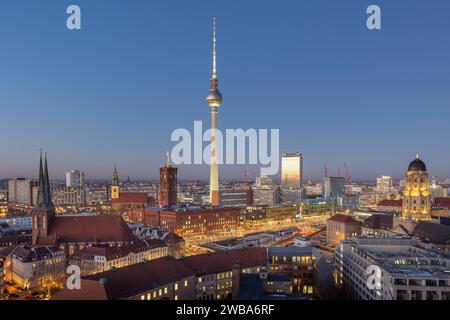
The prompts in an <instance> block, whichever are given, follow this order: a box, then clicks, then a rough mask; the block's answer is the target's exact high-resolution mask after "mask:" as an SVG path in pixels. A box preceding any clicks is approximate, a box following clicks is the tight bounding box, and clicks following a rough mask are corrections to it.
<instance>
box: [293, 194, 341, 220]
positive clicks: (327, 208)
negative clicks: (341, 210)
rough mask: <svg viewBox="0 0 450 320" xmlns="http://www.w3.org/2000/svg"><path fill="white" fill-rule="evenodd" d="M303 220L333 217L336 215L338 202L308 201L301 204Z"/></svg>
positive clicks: (319, 199) (322, 199)
mask: <svg viewBox="0 0 450 320" xmlns="http://www.w3.org/2000/svg"><path fill="white" fill-rule="evenodd" d="M299 212H300V215H301V217H302V218H309V217H320V216H322V217H324V216H332V215H334V214H335V213H336V201H334V200H333V199H325V198H318V199H308V200H302V202H301V203H299Z"/></svg>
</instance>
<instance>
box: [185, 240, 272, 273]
mask: <svg viewBox="0 0 450 320" xmlns="http://www.w3.org/2000/svg"><path fill="white" fill-rule="evenodd" d="M266 252H267V249H266V248H262V247H253V248H247V249H238V250H230V251H228V252H223V251H219V252H214V253H209V254H200V255H196V256H189V257H186V258H185V265H186V266H187V267H188V268H189V269H191V270H192V271H193V272H195V275H196V276H203V275H207V274H212V273H219V272H225V271H230V270H231V269H232V267H233V264H234V263H235V262H236V261H239V263H240V264H241V268H243V269H245V268H249V267H254V266H263V265H265V264H266V260H267V253H266Z"/></svg>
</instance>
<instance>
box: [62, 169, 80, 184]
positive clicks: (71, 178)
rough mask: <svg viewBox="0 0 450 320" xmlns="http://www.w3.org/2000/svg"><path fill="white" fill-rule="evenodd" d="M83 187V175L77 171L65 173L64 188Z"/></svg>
mask: <svg viewBox="0 0 450 320" xmlns="http://www.w3.org/2000/svg"><path fill="white" fill-rule="evenodd" d="M83 185H84V173H82V172H80V171H79V170H71V171H68V172H66V187H82V186H83Z"/></svg>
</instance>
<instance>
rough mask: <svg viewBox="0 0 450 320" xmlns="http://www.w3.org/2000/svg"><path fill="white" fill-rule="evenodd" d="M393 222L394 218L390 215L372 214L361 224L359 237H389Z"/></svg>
mask: <svg viewBox="0 0 450 320" xmlns="http://www.w3.org/2000/svg"><path fill="white" fill-rule="evenodd" d="M393 220H394V216H393V215H392V214H372V215H371V216H370V217H368V218H367V219H365V220H364V222H363V223H362V226H361V235H374V236H376V237H388V236H391V235H392V228H393Z"/></svg>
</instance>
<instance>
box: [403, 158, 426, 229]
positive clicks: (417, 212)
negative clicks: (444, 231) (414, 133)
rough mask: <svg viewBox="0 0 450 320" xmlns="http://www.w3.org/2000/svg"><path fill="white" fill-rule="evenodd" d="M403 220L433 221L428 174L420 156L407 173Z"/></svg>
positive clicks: (411, 164) (410, 165)
mask: <svg viewBox="0 0 450 320" xmlns="http://www.w3.org/2000/svg"><path fill="white" fill-rule="evenodd" d="M402 218H404V219H409V220H414V221H420V220H430V219H431V201H430V191H429V181H428V172H427V168H426V166H425V163H424V162H423V161H422V160H420V159H419V155H418V154H417V156H416V159H414V160H413V161H412V162H411V163H410V164H409V166H408V171H407V172H406V184H405V190H404V191H403V212H402Z"/></svg>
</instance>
